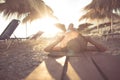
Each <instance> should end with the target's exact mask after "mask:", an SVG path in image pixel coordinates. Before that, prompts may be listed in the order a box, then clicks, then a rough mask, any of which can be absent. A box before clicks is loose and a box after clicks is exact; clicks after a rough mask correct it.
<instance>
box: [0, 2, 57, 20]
mask: <svg viewBox="0 0 120 80" xmlns="http://www.w3.org/2000/svg"><path fill="white" fill-rule="evenodd" d="M0 12H1V13H3V14H4V16H6V17H9V16H12V15H15V14H16V15H17V17H18V18H21V16H25V17H24V19H23V22H27V21H33V20H35V19H37V18H42V17H44V16H51V17H55V16H54V15H53V11H52V9H51V8H50V7H49V6H47V5H46V4H45V3H44V1H42V0H4V2H3V3H0Z"/></svg>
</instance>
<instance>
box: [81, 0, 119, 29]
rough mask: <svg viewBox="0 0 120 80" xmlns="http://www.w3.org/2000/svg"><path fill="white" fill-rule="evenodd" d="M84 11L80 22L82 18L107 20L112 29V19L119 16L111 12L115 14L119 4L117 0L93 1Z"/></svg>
mask: <svg viewBox="0 0 120 80" xmlns="http://www.w3.org/2000/svg"><path fill="white" fill-rule="evenodd" d="M106 3H107V5H106ZM84 10H86V11H87V13H86V14H85V15H83V16H82V17H81V18H80V20H81V19H83V18H88V19H96V20H97V19H98V20H100V19H105V18H108V19H110V20H111V29H112V22H113V21H112V19H113V18H119V15H117V14H114V13H113V10H114V11H115V12H117V11H119V10H120V3H119V0H93V1H92V2H91V3H90V4H89V5H87V6H86V7H85V8H84Z"/></svg>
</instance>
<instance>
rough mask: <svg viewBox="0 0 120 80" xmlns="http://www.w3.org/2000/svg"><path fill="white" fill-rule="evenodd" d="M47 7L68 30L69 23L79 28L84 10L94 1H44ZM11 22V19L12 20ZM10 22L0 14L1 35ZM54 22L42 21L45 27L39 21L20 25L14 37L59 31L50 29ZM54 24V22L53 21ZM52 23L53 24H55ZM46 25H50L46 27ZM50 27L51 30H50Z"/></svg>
mask: <svg viewBox="0 0 120 80" xmlns="http://www.w3.org/2000/svg"><path fill="white" fill-rule="evenodd" d="M43 1H44V2H45V3H46V5H48V6H50V7H51V8H52V10H53V11H54V15H55V16H56V17H57V18H58V19H59V21H58V22H60V23H63V24H65V25H66V28H67V26H68V24H69V23H74V25H75V27H77V24H79V23H80V22H78V19H79V18H80V16H82V15H83V11H82V10H83V8H84V7H85V6H86V5H87V4H89V3H90V2H91V1H92V0H43ZM10 20H11V19H10ZM10 20H9V19H8V20H6V19H3V17H2V15H1V14H0V27H1V28H0V34H1V33H2V32H3V30H4V29H5V28H6V26H7V25H8V24H9V22H10ZM51 21H52V20H50V19H49V20H47V21H46V20H42V21H41V23H42V24H43V25H44V24H45V26H43V25H40V24H41V23H39V22H38V21H36V22H33V23H32V24H28V23H26V24H20V25H19V26H18V27H17V29H16V30H15V32H14V35H16V36H17V37H27V36H30V35H32V34H35V33H36V32H38V31H39V30H41V31H44V32H50V31H51V32H54V31H57V30H54V29H53V28H52V27H50V25H51V24H50V22H51ZM53 22H54V21H53ZM53 22H52V23H53ZM46 23H47V24H48V25H46ZM48 26H49V27H50V28H48Z"/></svg>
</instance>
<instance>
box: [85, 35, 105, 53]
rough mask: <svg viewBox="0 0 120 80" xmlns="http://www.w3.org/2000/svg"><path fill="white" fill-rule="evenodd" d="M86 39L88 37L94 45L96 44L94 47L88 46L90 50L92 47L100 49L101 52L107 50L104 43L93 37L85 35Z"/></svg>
mask: <svg viewBox="0 0 120 80" xmlns="http://www.w3.org/2000/svg"><path fill="white" fill-rule="evenodd" d="M85 39H86V40H87V41H88V42H89V43H91V44H92V45H94V46H92V47H89V46H88V50H90V49H91V50H98V51H101V52H104V51H106V50H107V48H106V47H105V46H104V45H103V44H101V43H98V42H96V41H95V40H93V39H92V38H91V37H85Z"/></svg>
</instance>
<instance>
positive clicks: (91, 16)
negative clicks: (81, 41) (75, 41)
mask: <svg viewBox="0 0 120 80" xmlns="http://www.w3.org/2000/svg"><path fill="white" fill-rule="evenodd" d="M111 15H112V16H113V17H111ZM106 18H107V19H110V20H111V18H112V19H113V18H114V19H117V18H120V16H118V15H117V14H114V13H110V12H104V13H100V12H99V11H96V10H95V9H91V10H90V11H88V12H87V13H86V14H84V15H83V16H82V17H81V18H80V19H79V21H80V20H83V19H87V20H92V21H93V20H97V22H98V23H99V20H104V19H106ZM97 29H99V26H97ZM98 31H99V30H98Z"/></svg>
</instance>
